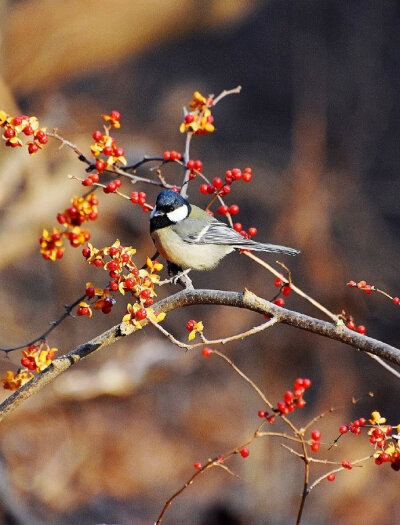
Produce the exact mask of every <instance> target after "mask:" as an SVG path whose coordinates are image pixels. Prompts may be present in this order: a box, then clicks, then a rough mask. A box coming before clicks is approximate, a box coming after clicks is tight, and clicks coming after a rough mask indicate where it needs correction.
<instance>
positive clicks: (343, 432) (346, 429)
mask: <svg viewBox="0 0 400 525" xmlns="http://www.w3.org/2000/svg"><path fill="white" fill-rule="evenodd" d="M348 430H349V429H348V427H347V425H342V426H341V427H339V432H340V433H341V434H346V432H347V431H348Z"/></svg>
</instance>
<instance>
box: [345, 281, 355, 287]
mask: <svg viewBox="0 0 400 525" xmlns="http://www.w3.org/2000/svg"><path fill="white" fill-rule="evenodd" d="M346 286H348V287H349V288H354V287H355V286H357V283H356V282H355V281H349V282H348V283H347V284H346Z"/></svg>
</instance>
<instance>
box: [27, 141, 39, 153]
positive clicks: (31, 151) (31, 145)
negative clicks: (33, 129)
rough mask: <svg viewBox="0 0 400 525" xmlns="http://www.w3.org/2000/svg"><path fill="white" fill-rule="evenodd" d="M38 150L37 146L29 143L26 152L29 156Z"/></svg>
mask: <svg viewBox="0 0 400 525" xmlns="http://www.w3.org/2000/svg"><path fill="white" fill-rule="evenodd" d="M38 150H39V146H38V145H37V144H36V142H31V143H30V144H29V146H28V152H29V155H33V154H34V153H36V152H37V151H38Z"/></svg>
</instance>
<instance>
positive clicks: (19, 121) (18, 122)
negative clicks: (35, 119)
mask: <svg viewBox="0 0 400 525" xmlns="http://www.w3.org/2000/svg"><path fill="white" fill-rule="evenodd" d="M12 123H13V125H14V126H20V125H21V124H22V117H15V118H13V119H12Z"/></svg>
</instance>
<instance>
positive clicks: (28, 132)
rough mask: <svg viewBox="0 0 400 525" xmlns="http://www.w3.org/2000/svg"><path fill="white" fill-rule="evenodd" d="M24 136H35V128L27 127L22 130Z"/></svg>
mask: <svg viewBox="0 0 400 525" xmlns="http://www.w3.org/2000/svg"><path fill="white" fill-rule="evenodd" d="M22 131H23V133H24V135H26V136H29V135H33V128H32V126H29V125H28V126H25V127H24V129H23V130H22Z"/></svg>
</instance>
